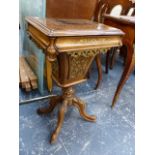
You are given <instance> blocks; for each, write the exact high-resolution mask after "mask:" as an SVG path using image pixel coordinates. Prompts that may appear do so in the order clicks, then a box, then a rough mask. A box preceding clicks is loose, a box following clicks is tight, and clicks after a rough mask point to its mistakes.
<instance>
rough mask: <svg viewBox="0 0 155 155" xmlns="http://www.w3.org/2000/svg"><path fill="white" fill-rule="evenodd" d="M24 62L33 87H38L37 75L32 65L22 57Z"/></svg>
mask: <svg viewBox="0 0 155 155" xmlns="http://www.w3.org/2000/svg"><path fill="white" fill-rule="evenodd" d="M22 62H23V64H24V68H25V70H26V73H27V76H28V78H29V80H30V83H31V86H32V89H36V88H38V84H37V77H36V75H35V74H34V73H33V71H32V69H31V68H30V66H29V65H28V63H27V62H26V60H25V59H24V58H22Z"/></svg>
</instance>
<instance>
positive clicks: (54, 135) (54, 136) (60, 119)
mask: <svg viewBox="0 0 155 155" xmlns="http://www.w3.org/2000/svg"><path fill="white" fill-rule="evenodd" d="M67 104H68V102H67V100H64V101H63V104H62V105H61V107H60V110H59V113H58V122H57V127H56V129H55V131H54V132H53V133H52V135H51V140H50V142H51V143H53V142H55V141H56V139H57V136H58V134H59V132H60V130H61V127H62V123H63V121H64V116H65V113H66V111H67Z"/></svg>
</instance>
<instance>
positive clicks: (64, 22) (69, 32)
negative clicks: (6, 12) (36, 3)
mask: <svg viewBox="0 0 155 155" xmlns="http://www.w3.org/2000/svg"><path fill="white" fill-rule="evenodd" d="M26 20H27V21H28V22H29V23H31V24H32V25H33V26H34V27H36V28H37V29H38V30H40V31H41V32H43V33H44V34H46V35H47V36H53V37H58V36H92V35H93V36H94V35H95V36H97V35H122V34H123V32H122V31H121V30H119V29H116V28H114V27H110V26H107V25H104V24H101V23H97V22H93V21H90V20H85V19H55V18H39V17H27V18H26Z"/></svg>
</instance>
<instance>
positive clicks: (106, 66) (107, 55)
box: [105, 50, 110, 74]
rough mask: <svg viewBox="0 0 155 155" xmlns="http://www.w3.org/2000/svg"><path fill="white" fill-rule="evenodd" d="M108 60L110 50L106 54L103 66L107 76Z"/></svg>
mask: <svg viewBox="0 0 155 155" xmlns="http://www.w3.org/2000/svg"><path fill="white" fill-rule="evenodd" d="M109 59H110V50H108V52H107V53H106V64H105V73H106V74H108V71H109Z"/></svg>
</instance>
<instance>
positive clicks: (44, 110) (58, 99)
mask: <svg viewBox="0 0 155 155" xmlns="http://www.w3.org/2000/svg"><path fill="white" fill-rule="evenodd" d="M61 100H62V97H61V96H53V97H52V98H51V101H50V103H49V104H50V105H49V106H48V107H46V108H39V109H38V110H37V113H38V114H39V115H42V114H48V113H50V112H52V111H53V110H54V108H55V106H56V105H57V103H58V102H61Z"/></svg>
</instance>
